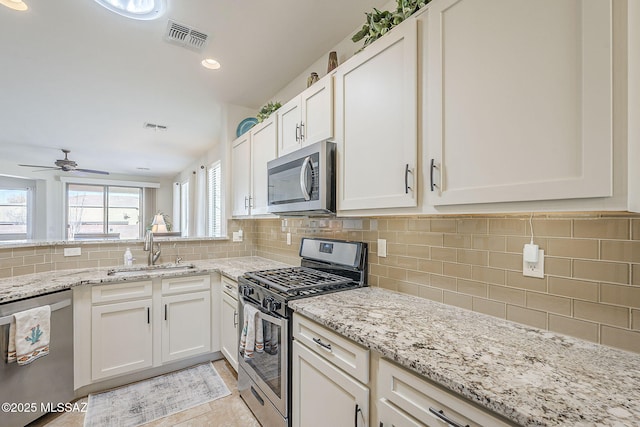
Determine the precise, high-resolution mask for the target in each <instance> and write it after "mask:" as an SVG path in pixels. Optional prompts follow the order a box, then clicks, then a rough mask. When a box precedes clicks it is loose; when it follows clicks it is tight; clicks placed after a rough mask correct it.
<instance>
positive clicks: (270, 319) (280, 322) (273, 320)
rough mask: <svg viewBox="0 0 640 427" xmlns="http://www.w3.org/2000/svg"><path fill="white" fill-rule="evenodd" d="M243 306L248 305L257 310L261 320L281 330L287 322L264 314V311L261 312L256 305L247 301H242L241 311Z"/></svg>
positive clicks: (260, 308)
mask: <svg viewBox="0 0 640 427" xmlns="http://www.w3.org/2000/svg"><path fill="white" fill-rule="evenodd" d="M245 304H249V305H250V306H252V307H254V308H257V309H258V316H259V317H260V318H261V319H262V320H266V321H268V322H271V323H273V324H275V325H278V326H280V327H281V328H282V327H284V325H285V323H286V322H287V319H283V318H280V317H275V316H271V315H269V314H267V313H265V312H264V311H262V307H259V306H258V305H256V304H254V303H252V302H249V301H247V300H245V299H244V298H243V299H242V305H243V310H244V305H245Z"/></svg>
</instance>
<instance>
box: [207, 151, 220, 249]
mask: <svg viewBox="0 0 640 427" xmlns="http://www.w3.org/2000/svg"><path fill="white" fill-rule="evenodd" d="M221 169H222V167H221V164H220V162H215V163H214V164H212V165H211V166H210V167H209V170H208V174H207V175H208V182H207V190H208V194H207V201H208V209H207V234H208V235H209V236H220V235H221V234H222V206H221V205H222V194H221V193H222V190H221V188H222V183H221V175H222V174H221Z"/></svg>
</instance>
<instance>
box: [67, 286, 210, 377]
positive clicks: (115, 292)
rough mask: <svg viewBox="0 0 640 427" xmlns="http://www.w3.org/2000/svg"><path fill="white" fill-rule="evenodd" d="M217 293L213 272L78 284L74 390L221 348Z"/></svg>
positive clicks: (74, 292)
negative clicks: (99, 283)
mask: <svg viewBox="0 0 640 427" xmlns="http://www.w3.org/2000/svg"><path fill="white" fill-rule="evenodd" d="M215 289H216V291H218V288H217V286H216V287H215ZM213 296H214V294H213V292H212V291H211V276H210V275H208V274H207V275H194V276H181V277H173V278H165V279H162V278H155V279H153V280H143V281H133V282H122V283H115V284H104V285H96V286H78V287H76V288H74V290H73V300H74V301H73V304H74V358H75V360H76V363H75V366H74V376H75V380H74V382H75V388H76V389H78V388H80V387H83V386H86V385H89V384H92V383H96V382H98V381H102V380H107V379H109V380H110V379H112V378H115V377H118V376H121V375H124V374H131V373H134V372H135V373H138V372H140V371H144V370H145V369H148V368H157V367H160V366H162V365H164V364H166V363H168V362H174V361H178V360H181V361H184V360H185V359H188V358H190V357H195V356H202V355H206V354H207V353H211V352H214V351H218V350H219V338H218V336H219V329H218V328H219V326H218V322H217V320H218V319H219V316H220V315H219V309H218V308H217V307H218V305H219V298H218V293H215V297H213ZM213 314H215V317H214V316H213ZM213 319H216V324H215V325H216V326H215V329H214V328H213V326H212V323H213V322H212V320H213Z"/></svg>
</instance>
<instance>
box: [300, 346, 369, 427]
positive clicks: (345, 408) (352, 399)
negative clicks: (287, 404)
mask: <svg viewBox="0 0 640 427" xmlns="http://www.w3.org/2000/svg"><path fill="white" fill-rule="evenodd" d="M292 371H293V372H292V382H293V395H292V405H293V408H292V417H293V426H294V427H316V426H318V427H320V426H322V427H324V426H356V427H363V426H368V425H369V389H368V388H367V387H365V386H363V385H362V384H360V383H359V382H358V381H356V380H354V379H353V378H352V377H350V376H349V375H347V374H345V373H344V372H342V371H341V370H340V369H338V368H336V367H335V366H334V365H332V364H331V363H329V362H327V361H326V360H324V359H322V358H321V357H319V356H318V355H316V354H315V353H313V352H312V351H311V350H309V349H308V348H307V347H306V346H304V345H302V344H300V343H299V342H297V341H294V342H293V368H292ZM354 421H355V424H354Z"/></svg>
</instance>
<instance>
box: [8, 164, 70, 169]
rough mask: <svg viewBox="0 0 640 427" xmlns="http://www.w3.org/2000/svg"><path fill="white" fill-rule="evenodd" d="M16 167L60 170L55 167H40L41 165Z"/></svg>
mask: <svg viewBox="0 0 640 427" xmlns="http://www.w3.org/2000/svg"><path fill="white" fill-rule="evenodd" d="M18 166H24V167H27V168H42V169H60V168H58V167H55V166H42V165H18Z"/></svg>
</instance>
